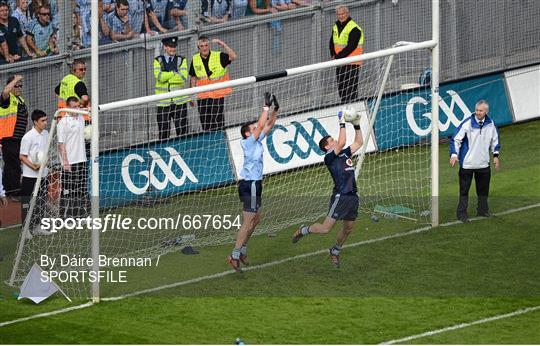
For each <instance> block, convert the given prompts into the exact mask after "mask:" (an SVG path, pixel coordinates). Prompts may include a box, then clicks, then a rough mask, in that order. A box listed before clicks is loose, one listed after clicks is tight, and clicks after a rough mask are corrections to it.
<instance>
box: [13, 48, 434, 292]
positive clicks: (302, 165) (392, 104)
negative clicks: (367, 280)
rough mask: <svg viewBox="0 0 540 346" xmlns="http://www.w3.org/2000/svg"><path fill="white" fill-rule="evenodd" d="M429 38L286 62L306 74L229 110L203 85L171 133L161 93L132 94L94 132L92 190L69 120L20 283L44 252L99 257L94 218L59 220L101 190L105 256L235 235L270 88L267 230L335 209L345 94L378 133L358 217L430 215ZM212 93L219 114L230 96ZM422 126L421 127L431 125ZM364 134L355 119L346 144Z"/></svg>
mask: <svg viewBox="0 0 540 346" xmlns="http://www.w3.org/2000/svg"><path fill="white" fill-rule="evenodd" d="M426 47H427V46H423V47H421V48H418V49H412V48H411V49H409V50H404V52H402V53H396V54H395V55H394V56H393V63H392V64H391V65H389V60H390V59H389V53H388V54H386V55H385V54H384V53H381V52H377V53H375V54H373V53H370V54H366V55H364V56H366V57H369V58H368V59H365V61H363V62H362V63H361V64H357V65H350V64H344V65H342V66H337V67H336V66H327V65H324V63H323V64H321V67H316V68H309V69H308V68H305V67H302V68H296V69H291V70H287V71H288V72H293V70H294V73H287V74H286V76H278V75H279V74H274V75H267V76H265V77H264V78H253V79H252V80H251V81H248V82H246V83H245V85H240V86H235V87H233V88H232V92H231V93H230V94H227V95H226V96H225V98H224V104H223V108H224V121H223V122H221V123H220V121H219V119H218V120H217V121H216V120H215V118H211V117H208V116H207V117H204V116H201V114H200V111H201V109H200V107H201V106H200V105H201V104H203V103H204V102H201V99H200V97H201V95H200V93H199V94H197V93H196V92H195V93H193V92H190V95H191V96H190V97H191V98H192V99H193V101H195V103H199V107H197V105H195V106H192V105H191V104H190V103H189V102H188V103H185V102H184V103H179V104H175V105H172V106H171V104H168V105H167V107H168V108H169V109H168V112H171V110H172V109H174V110H176V111H177V112H178V113H174V115H173V114H172V113H168V115H167V117H168V118H167V122H168V124H169V127H170V128H169V130H168V131H167V132H166V133H165V130H163V127H160V126H162V125H160V126H158V113H159V112H161V113H160V114H161V115H160V116H163V112H164V110H163V109H160V107H162V106H163V105H164V103H163V102H161V101H159V102H145V103H143V104H140V102H139V100H137V99H133V100H130V101H133V102H132V104H133V105H131V106H124V107H122V108H118V109H114V110H107V111H103V112H100V114H99V123H100V128H99V139H97V138H94V139H93V140H95V141H99V197H94V200H91V198H90V197H89V193H90V194H92V195H96V194H95V193H92V191H91V189H90V186H91V183H90V176H91V174H90V171H91V165H90V161H89V160H87V161H85V163H83V164H81V165H78V167H77V171H76V172H67V171H66V168H65V167H64V166H63V164H62V155H63V154H62V150H66V149H67V151H68V153H69V152H70V150H71V149H73V148H69V147H67V148H65V147H64V149H62V148H61V146H59V139H61V138H60V137H61V136H62V130H61V127H62V122H64V121H65V119H63V120H61V121H60V122H58V123H56V124H55V125H54V126H55V127H56V128H51V129H50V132H51V141H50V142H51V145H50V147H49V149H48V152H47V158H48V162H47V164H46V167H47V168H48V172H47V175H46V178H44V179H43V180H44V181H45V182H46V184H41V186H40V188H39V189H38V192H37V194H36V195H35V196H33V197H32V201H33V202H32V203H31V204H33V205H35V207H34V210H33V211H32V215H30V216H29V217H28V218H27V219H26V220H25V224H24V225H23V228H24V229H25V232H23V233H22V235H21V240H20V242H19V251H18V253H17V259H16V263H15V266H14V272H13V276H12V279H13V280H12V281H13V282H12V283H13V284H20V283H21V282H22V280H24V277H25V275H26V274H27V273H28V271H29V269H30V268H31V267H32V265H33V264H34V263H38V264H39V261H40V258H41V256H43V255H46V256H48V257H49V258H60V256H61V255H69V256H70V257H71V258H73V257H80V258H88V257H91V233H92V232H91V231H89V230H88V228H87V227H86V226H87V225H86V224H85V223H84V222H83V223H82V227H81V229H79V227H77V226H79V224H76V225H75V226H74V224H73V223H72V222H70V223H68V222H63V223H61V222H60V221H67V220H68V219H69V218H78V217H79V218H80V217H83V218H84V217H86V216H90V212H89V210H90V208H89V205H90V204H91V203H99V211H100V219H101V222H102V228H101V233H100V245H99V253H100V254H103V255H105V256H109V257H120V256H124V257H150V258H156V257H158V256H160V255H164V254H166V253H169V252H171V251H178V250H179V249H181V248H184V247H185V246H198V247H203V246H209V245H220V244H226V243H229V242H231V241H232V240H233V239H234V237H235V235H236V232H237V230H238V226H239V225H240V223H241V221H242V205H241V203H240V200H239V198H238V190H237V182H238V180H239V172H240V170H241V168H242V164H243V152H242V149H241V145H240V140H241V139H242V137H241V135H240V127H241V125H242V124H245V123H248V122H255V121H256V120H257V119H258V117H259V115H260V114H261V109H262V102H263V94H264V92H265V91H269V92H271V93H273V94H275V95H276V97H277V99H278V100H279V103H280V109H279V113H278V120H277V122H276V124H275V126H274V128H273V129H272V131H271V132H270V133H269V134H268V135H267V136H266V138H265V139H264V140H263V146H264V171H263V173H264V179H263V197H262V221H261V223H260V224H259V226H258V227H257V229H256V231H255V232H256V233H255V234H265V233H269V234H274V233H278V232H282V231H285V232H290V231H292V229H293V227H295V226H298V225H299V224H302V223H310V222H314V221H317V220H320V219H321V218H323V217H324V216H325V215H326V214H327V212H328V203H329V200H330V196H331V193H332V188H333V182H332V179H331V176H330V174H329V172H328V170H327V168H326V167H325V165H324V163H323V162H324V153H323V152H322V151H321V150H320V149H319V148H318V143H319V140H320V139H321V138H322V137H323V136H325V135H331V136H333V137H334V138H337V134H338V132H339V124H338V120H337V116H336V115H337V113H338V111H340V110H343V109H344V108H345V107H348V108H353V109H356V110H357V111H358V112H360V113H361V114H362V118H361V128H362V133H363V137H364V141H365V143H366V144H365V146H364V148H362V150H360V153H359V154H358V155H357V156H355V158H354V160H355V162H354V163H353V165H358V167H357V169H358V177H357V185H358V194H359V196H360V200H361V207H360V208H361V210H360V214H359V219H358V222H360V223H362V222H367V221H366V220H367V219H369V218H370V216H371V215H375V216H376V217H385V216H386V217H387V218H390V219H394V220H393V221H392V222H401V221H402V220H403V221H405V220H407V222H408V221H409V220H414V221H416V222H420V223H428V222H429V221H430V210H431V196H430V191H431V190H430V183H431V177H430V169H431V165H430V135H429V128H430V121H429V112H430V109H431V101H430V87H429V86H427V85H419V84H418V82H419V77H420V76H421V75H422V73H423V72H424V71H425V70H426V69H428V68H429V67H430V59H431V57H430V52H429V50H428V49H425V48H426ZM390 52H391V53H392V52H395V51H394V50H391V51H390ZM335 63H336V64H337V63H339V61H336V62H335ZM386 71H388V73H385V72H386ZM378 96H380V97H378ZM183 101H187V99H183ZM173 103H174V102H173ZM206 106H208V107H211V108H212V109H210V110H209V112H214V113H219V107H220V105H219V104H209V103H208V102H207V103H206ZM104 108H106V107H104ZM184 111H185V113H182V112H184ZM202 111H205V110H202ZM177 114H178V115H177ZM184 116H185V118H184ZM175 117H178V118H175ZM161 119H163V118H161ZM175 120H176V122H175ZM205 121H207V123H205ZM411 126H415V127H416V128H418V129H420V130H422V131H423V132H422V133H421V135H419V134H418V133H417V132H418V131H417V132H414V131H412V130H411ZM353 137H354V130H353V127H352V125H350V124H347V145H349V144H350V143H351V142H352V140H353ZM60 141H61V140H60ZM359 157H361V159H359ZM88 191H89V193H87V192H88ZM44 218H47V219H54V220H56V221H58V222H57V223H56V225H57V226H58V228H57V229H56V232H54V233H50V234H49V232H50V229H48V230H42V229H41V226H42V224H43V222H42V220H43V219H44ZM128 219H129V222H130V223H129V225H128V226H127V227H125V226H126V224H124V223H123V222H126V221H124V220H128ZM107 220H108V221H107ZM107 222H108V223H107ZM73 227H75V229H73ZM104 227H106V229H105V230H104V229H103V228H104ZM47 231H49V232H47ZM44 269H45V268H44ZM69 269H73V270H74V271H81V270H90V269H91V268H88V266H86V267H85V265H84V264H82V265H80V264H77V263H75V262H74V263H73V265H72V264H68V265H67V266H65V267H62V270H69ZM59 285H60V286H61V287H62V289H63V290H64V292H66V294H67V295H68V296H70V297H72V298H86V297H88V296H90V285H89V283H88V282H75V281H73V280H69V281H68V282H65V283H59ZM126 287H127V288H126V290H127V291H129V285H127V286H126Z"/></svg>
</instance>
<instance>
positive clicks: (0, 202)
mask: <svg viewBox="0 0 540 346" xmlns="http://www.w3.org/2000/svg"><path fill="white" fill-rule="evenodd" d="M0 150H2V144H0ZM7 204H8V201H7V198H6V191H5V190H4V185H2V167H0V206H2V207H7ZM1 226H2V223H1V222H0V227H1Z"/></svg>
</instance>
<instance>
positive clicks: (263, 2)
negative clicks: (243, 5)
mask: <svg viewBox="0 0 540 346" xmlns="http://www.w3.org/2000/svg"><path fill="white" fill-rule="evenodd" d="M269 13H277V10H276V9H275V8H274V7H272V6H270V0H249V2H248V7H247V9H246V16H250V15H254V14H256V15H261V14H269Z"/></svg>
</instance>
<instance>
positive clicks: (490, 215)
mask: <svg viewBox="0 0 540 346" xmlns="http://www.w3.org/2000/svg"><path fill="white" fill-rule="evenodd" d="M476 216H480V217H493V216H494V215H493V214H491V213H490V212H489V211H488V212H487V213H478V214H476Z"/></svg>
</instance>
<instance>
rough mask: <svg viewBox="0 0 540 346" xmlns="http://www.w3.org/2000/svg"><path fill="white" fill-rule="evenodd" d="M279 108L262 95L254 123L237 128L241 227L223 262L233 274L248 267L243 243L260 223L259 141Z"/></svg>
mask: <svg viewBox="0 0 540 346" xmlns="http://www.w3.org/2000/svg"><path fill="white" fill-rule="evenodd" d="M272 104H274V109H273V111H272V114H271V115H270V116H268V112H269V110H270V106H271V105H272ZM278 110H279V104H278V102H277V99H276V96H275V95H271V94H270V93H268V92H267V93H265V94H264V106H263V111H262V114H261V116H260V117H259V120H258V121H257V122H256V123H249V124H245V125H243V126H242V127H241V128H240V134H241V135H242V140H241V141H240V144H241V146H242V149H243V151H244V164H243V166H242V170H241V171H240V181H239V182H238V194H239V196H240V201H242V203H243V207H244V208H243V221H242V226H240V229H239V230H238V233H237V235H236V243H235V245H234V249H233V251H232V253H231V255H230V256H229V257H228V259H227V261H228V263H229V264H230V265H231V267H233V269H234V270H235V271H237V272H241V271H242V270H241V269H240V263H242V264H244V265H249V262H248V259H247V243H248V241H249V238H250V237H251V235H252V234H253V231H254V230H255V227H256V226H257V224H258V223H259V222H260V221H261V210H260V208H261V197H262V178H263V151H264V147H263V144H262V140H263V139H264V138H265V137H266V135H267V134H268V132H270V129H272V127H273V126H274V124H275V123H276V117H277V112H278Z"/></svg>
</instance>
